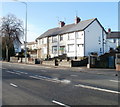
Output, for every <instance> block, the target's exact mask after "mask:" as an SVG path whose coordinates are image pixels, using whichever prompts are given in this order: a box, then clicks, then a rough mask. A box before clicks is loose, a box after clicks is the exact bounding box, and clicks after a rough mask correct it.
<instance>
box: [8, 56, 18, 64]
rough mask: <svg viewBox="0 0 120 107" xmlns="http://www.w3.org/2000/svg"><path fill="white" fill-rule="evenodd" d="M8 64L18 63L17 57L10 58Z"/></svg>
mask: <svg viewBox="0 0 120 107" xmlns="http://www.w3.org/2000/svg"><path fill="white" fill-rule="evenodd" d="M10 62H15V63H17V62H18V57H10Z"/></svg>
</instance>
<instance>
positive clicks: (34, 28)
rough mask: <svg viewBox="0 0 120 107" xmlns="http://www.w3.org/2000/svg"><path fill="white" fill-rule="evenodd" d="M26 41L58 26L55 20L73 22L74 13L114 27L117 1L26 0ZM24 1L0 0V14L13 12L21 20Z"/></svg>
mask: <svg viewBox="0 0 120 107" xmlns="http://www.w3.org/2000/svg"><path fill="white" fill-rule="evenodd" d="M27 6H28V9H27V12H28V14H27V22H28V24H27V27H28V31H27V32H28V33H27V41H28V42H31V41H35V39H36V38H37V37H39V36H40V35H41V34H42V33H44V32H45V31H47V30H48V29H51V28H55V27H58V26H59V25H58V22H59V21H65V23H66V25H67V24H72V23H74V19H75V16H76V15H77V16H78V17H80V18H81V20H88V19H92V18H97V19H98V20H99V21H100V23H101V24H102V25H103V27H104V28H105V29H106V31H107V29H108V28H111V30H112V31H117V30H118V2H90V1H89V2H27ZM25 10H26V8H25V5H24V4H23V3H21V2H18V1H13V2H2V16H6V15H7V14H14V15H15V16H16V17H17V18H19V19H21V20H23V22H25V17H26V16H25Z"/></svg>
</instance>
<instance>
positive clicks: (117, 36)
mask: <svg viewBox="0 0 120 107" xmlns="http://www.w3.org/2000/svg"><path fill="white" fill-rule="evenodd" d="M106 38H107V47H108V49H110V48H113V49H116V48H117V47H118V46H120V32H118V31H112V32H111V29H108V32H107V37H106Z"/></svg>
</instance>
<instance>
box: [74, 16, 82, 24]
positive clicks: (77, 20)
mask: <svg viewBox="0 0 120 107" xmlns="http://www.w3.org/2000/svg"><path fill="white" fill-rule="evenodd" d="M80 21H81V19H80V18H79V17H77V16H76V18H75V24H77V23H79V22H80Z"/></svg>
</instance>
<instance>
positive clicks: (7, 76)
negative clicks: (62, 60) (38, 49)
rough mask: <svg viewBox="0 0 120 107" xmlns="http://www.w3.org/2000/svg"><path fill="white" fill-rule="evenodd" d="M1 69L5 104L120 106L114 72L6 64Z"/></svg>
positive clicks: (116, 79)
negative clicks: (119, 104)
mask: <svg viewBox="0 0 120 107" xmlns="http://www.w3.org/2000/svg"><path fill="white" fill-rule="evenodd" d="M1 69H2V104H3V105H59V106H65V107H71V106H73V105H116V106H118V100H119V99H118V96H119V95H120V92H119V91H118V83H119V82H120V81H119V80H118V76H115V75H114V73H111V75H109V74H108V75H107V73H103V72H102V71H101V72H100V71H99V72H96V73H95V72H94V71H92V73H91V71H90V72H84V71H85V70H84V71H82V70H77V71H74V69H68V68H53V67H47V66H45V67H44V66H37V65H26V64H15V63H5V62H4V63H3V64H2V67H1ZM79 71H81V72H79ZM93 72H94V73H93ZM106 72H107V71H106ZM108 73H109V72H108Z"/></svg>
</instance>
